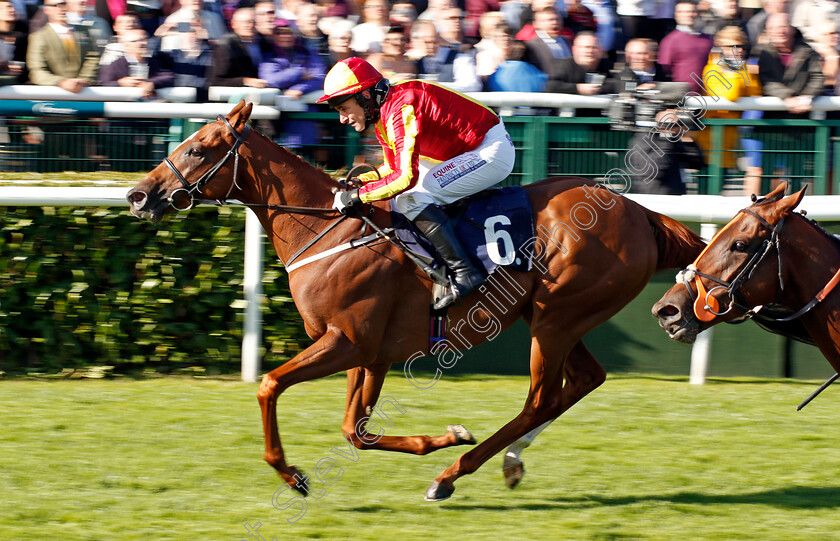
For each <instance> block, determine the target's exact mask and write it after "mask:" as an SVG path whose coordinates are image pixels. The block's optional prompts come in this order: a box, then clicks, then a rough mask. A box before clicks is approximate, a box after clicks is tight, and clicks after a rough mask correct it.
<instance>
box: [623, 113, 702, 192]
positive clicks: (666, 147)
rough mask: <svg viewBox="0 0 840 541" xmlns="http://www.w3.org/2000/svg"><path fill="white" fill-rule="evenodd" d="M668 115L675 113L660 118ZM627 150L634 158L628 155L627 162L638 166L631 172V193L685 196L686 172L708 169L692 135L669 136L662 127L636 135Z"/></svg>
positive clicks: (658, 125)
mask: <svg viewBox="0 0 840 541" xmlns="http://www.w3.org/2000/svg"><path fill="white" fill-rule="evenodd" d="M665 114H674V111H662V112H661V113H659V115H658V116H657V118H661V116H662V115H665ZM627 148H628V149H630V150H631V152H632V153H633V154H632V155H631V154H630V153H628V155H627V157H626V158H625V160H627V161H628V162H629V163H631V164H633V163H634V162H635V164H636V165H637V166H636V167H631V168H630V171H631V177H630V178H631V184H630V189H629V191H630V192H632V193H648V194H662V195H683V194H684V193H685V192H686V189H685V184H686V182H685V180H686V179H685V171H684V170H685V169H701V168H702V167H703V166H704V165H705V162H704V160H703V153H702V152H701V151H700V147H699V146H698V145H697V143H695V142H694V140H693V139H692V138H691V135H690V134H689V133H668V132H667V131H663V130H662V124H660V123H657V130H656V131H654V132H650V131H648V130H645V131H642V132H636V133H634V134H633V137H631V138H630V142H629V143H628V146H627ZM640 155H641V156H644V157H643V158H642V157H641V156H640ZM631 156H632V157H631Z"/></svg>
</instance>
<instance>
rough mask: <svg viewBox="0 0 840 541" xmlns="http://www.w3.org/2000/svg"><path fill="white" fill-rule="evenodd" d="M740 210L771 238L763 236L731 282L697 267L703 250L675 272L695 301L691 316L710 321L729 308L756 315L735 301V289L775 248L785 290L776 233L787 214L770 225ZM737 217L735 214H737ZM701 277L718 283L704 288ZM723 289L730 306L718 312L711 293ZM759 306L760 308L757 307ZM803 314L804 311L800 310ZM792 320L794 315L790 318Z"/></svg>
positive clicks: (781, 285) (716, 301)
mask: <svg viewBox="0 0 840 541" xmlns="http://www.w3.org/2000/svg"><path fill="white" fill-rule="evenodd" d="M741 212H743V213H745V214H749V215H750V216H752V217H754V218H755V219H757V220H758V221H759V222H760V223H761V225H762V226H764V227H765V228H767V229H769V230H770V238H768V239H765V240H764V242H762V243H761V245H760V246H758V247H757V248H756V249H755V250H754V251H753V252H752V254H751V255H750V258H749V260H748V261H747V262H746V263H745V264H744V266H743V267H741V270H740V271H739V272H738V274H737V275H736V276H735V278H733V279H732V280H730V281H726V280H722V279H720V278H717V277H715V276H712V275H710V274H706V273H704V272H700V271H699V270H698V269H697V262H698V261H699V260H700V257H702V255H703V254H702V253H701V254H700V256H698V257H697V259H696V260H695V261H694V263H693V264H691V265H689V266H688V267H687V268H686V269H684V270H682V271H680V272H679V273H678V274H677V283H682V284H683V285H685V287H686V289H688V293H689V296H690V297H691V299H692V300H694V315H695V316H696V317H697V319H699V320H700V321H703V322H709V321H712V320H713V319H715V318H716V317H718V316H722V315H725V314H727V313H729V311H730V310H732V308H733V307H734V308H738V309H742V310H744V311H745V312H746V313H747V316H746V317H752V316H753V315H755V310H756V309H749V308H747V307H746V306H743V305H741V304H740V303H738V302H736V300H735V297H736V295H737V292H738V290H739V289H740V288H741V287H742V286H743V285H744V283H746V281H747V280H749V279H750V278H752V277H753V275H754V274H755V271H756V269H757V268H758V266H759V265H760V264H761V262H762V261H764V258H766V257H767V255H768V254H769V253H770V251H771V250H772V249H773V248H775V249H776V255H777V260H778V264H779V270H778V276H779V288H780V289H782V290H783V289H784V288H785V284H784V280H783V278H782V252H781V250H780V249H779V232H780V231H781V229H782V226H783V225H784V223H785V218H786V216H783V217H782V219H781V220H779V222H778V223H777V224H776V225H775V226H774V225H772V224H770V222H768V221H767V220H765V219H764V218H762V217H761V216H759V215H758V214H756V213H755V212H753V211H752V210H750V209H741V210H740V211H739V212H738V213H739V214H740V213H741ZM736 216H737V215H736ZM721 233H723V230H721V231H720V233H718V235H720V234H721ZM713 242H714V239H712V241H711V242H710V243H709V245H711V244H712V243H713ZM701 278H706V279H707V280H709V281H711V282H714V283H716V284H718V285H716V286H715V287H713V288H711V289H709V290H708V291H706V288H705V287H704V285H703V281H702V280H701ZM691 282H694V283H695V286H696V287H697V297H695V296H694V292H693V291H692V290H691V286H690V283H691ZM718 289H722V290H724V291H726V293H727V295H729V299H730V302H729V306H728V307H727V308H726V309H725V310H723V311H721V310H720V304H719V303H718V300H717V298H716V297H714V295H713V294H712V293H713V292H714V291H716V290H718ZM759 309H760V307H759ZM803 313H804V312H803ZM799 315H801V314H797V315H796V317H799ZM791 319H794V318H791Z"/></svg>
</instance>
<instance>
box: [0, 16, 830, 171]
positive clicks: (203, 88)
mask: <svg viewBox="0 0 840 541" xmlns="http://www.w3.org/2000/svg"><path fill="white" fill-rule="evenodd" d="M838 23H840V2H837V1H826V0H795V1H793V2H790V1H789V0H698V1H696V2H695V1H694V0H395V2H394V3H391V2H390V0H314V1H311V0H0V35H2V40H0V84H2V85H9V84H22V83H31V84H36V85H52V86H59V87H61V88H64V89H66V90H68V91H70V92H78V91H80V90H81V89H83V88H84V87H86V86H93V85H97V86H123V87H137V88H140V89H142V93H141V95H142V96H143V97H144V98H147V99H155V97H156V91H157V90H158V89H160V88H164V87H171V86H189V87H193V88H196V89H198V92H199V95H198V97H199V99H202V98H205V97H206V92H207V88H208V87H210V86H237V87H244V88H249V87H250V88H277V89H279V90H280V91H281V92H282V93H283V94H284V95H285V96H287V97H289V98H291V99H299V98H300V97H301V96H302V95H304V94H306V93H308V92H312V91H317V90H319V89H320V88H321V87H322V85H323V79H324V76H325V74H326V73H327V71H328V70H329V69H330V67H332V66H333V65H334V64H335V63H336V62H337V61H339V60H341V59H344V58H347V57H348V56H362V57H365V58H367V59H368V60H369V61H370V62H371V63H372V64H373V65H374V66H376V67H377V68H378V69H379V70H380V71H381V72H382V73H383V74H384V75H385V76H386V77H388V78H389V79H390V80H391V81H392V82H396V81H400V80H404V79H410V78H420V79H426V80H431V81H437V82H438V83H441V84H444V85H446V86H449V87H451V88H453V89H455V90H458V91H462V92H473V91H481V90H489V91H524V92H558V93H568V94H580V95H597V94H609V93H620V92H625V91H628V90H632V89H638V88H642V89H644V88H646V85H647V86H650V85H655V84H656V83H658V82H664V81H671V82H683V83H686V84H687V85H688V90H693V91H696V92H699V93H701V94H709V93H716V94H717V95H723V96H724V97H726V98H728V99H739V98H740V97H744V96H757V95H766V96H774V97H778V98H780V99H782V100H783V101H784V103H785V104H786V107H787V112H786V113H784V114H785V115H786V116H791V115H793V116H796V115H806V114H807V113H809V111H810V109H811V104H812V101H813V98H814V97H816V96H819V95H833V94H835V93H836V92H837V89H838V85H840V78H838V76H837V73H838V68H839V67H840V46H838V44H839V43H840V39H838ZM733 83H737V84H733ZM735 114H736V113H731V112H730V113H724V114H721V115H720V116H722V117H724V118H728V117H732V115H735ZM737 114H740V113H737ZM727 115H728V116H727ZM771 115H772V114H767V115H765V116H771ZM741 135H742V133H740V132H738V131H737V130H735V129H734V128H733V129H732V130H728V131H727V134H726V137H725V138H726V140H727V144H729V143H730V142H731V143H732V144H736V145H737V144H738V142H739V141H738V140H737V139H738V138H739V137H740V136H741ZM698 143H700V144H701V146H704V145H708V141H705V140H704V139H703V138H702V136H701V137H700V138H699V140H698ZM730 166H732V164H731V163H729V161H727V163H726V164H725V167H730Z"/></svg>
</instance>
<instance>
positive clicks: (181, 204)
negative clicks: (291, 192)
mask: <svg viewBox="0 0 840 541" xmlns="http://www.w3.org/2000/svg"><path fill="white" fill-rule="evenodd" d="M216 120H221V121H222V122H224V123H225V126H227V128H228V130H230V133H232V134H233V137H234V138H235V139H236V141H235V142H234V143H233V146H232V147H230V150H228V151H227V154H225V155H224V156H223V157H222V159H221V160H219V161H218V162H216V165H214V166H213V167H211V168H210V169H208V170H207V172H206V173H204V174H203V175H201V177H200V178H199V179H198V180H196V181H195V182H193V183H192V184H190V183H189V182H188V181H187V179H186V178H184V175H182V174H181V172H180V171H179V170H178V167H176V166H175V164H174V163H172V160H170V159H169V157H168V156H167V157H166V158H164V159H163V163H165V164H166V166H167V167H168V168H169V169H170V170H171V171H172V173H174V174H175V178H177V179H178V180H179V181H180V182H181V185H182V186H183V188H178V189H177V190H175V191H173V192H172V194H171V195H170V196H169V198H168V199H167V201H168V202H169V204H170V205H171V206H172V208H174V209H175V210H178V211H183V210H190V209H192V208H194V207H195V206H196V205H198V204H200V203H211V204H215V205H231V206H239V207H249V208H267V209H269V210H281V211H284V212H291V213H299V214H321V213H325V214H327V213H333V214H334V213H337V212H338V211H337V210H335V209H333V208H329V207H327V208H325V207H295V206H292V205H269V204H262V203H248V204H245V203H241V202H239V201H232V200H230V199H228V198H229V197H230V194H231V193H232V192H233V188H234V187H237V188H238V187H239V185H238V184H237V183H236V179H237V176H238V175H239V156H240V154H239V147H241V146H242V145H243V144H244V143H245V139H247V138H248V134H249V133H250V132H251V126H248V125H247V124H246V125H245V129H243V130H242V133H238V132H237V131H236V129H234V127H233V126H231V124H230V122H228V119H227V118H225V117H224V116H222V115H219V116H217V117H216ZM231 156H233V182H231V183H230V188H228V191H227V194H225V196H224V197H223V198H221V199H216V200H210V199H197V198H196V197H195V196H196V195H201V190H202V189H203V188H204V187H205V186H206V185H207V184H208V183H209V182H210V181H211V180H212V179H213V177H214V176H216V173H218V172H219V170H220V169H221V168H222V167H224V165H225V163H227V161H228V160H229V159H230V157H231ZM357 167H358V166H357ZM355 170H356V168H354V169H351V170H350V172H351V173H352V172H353V171H355Z"/></svg>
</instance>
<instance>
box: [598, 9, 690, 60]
mask: <svg viewBox="0 0 840 541" xmlns="http://www.w3.org/2000/svg"><path fill="white" fill-rule="evenodd" d="M583 5H584V6H586V7H588V8H589V10H590V11H591V12H592V15H593V16H594V17H595V23H596V25H597V28H596V30H595V35H596V36H598V43H600V44H601V47H603V49H604V50H605V51H610V53H611V54H614V53H615V45H616V35H615V34H616V32H615V26H616V24H617V21H618V15H617V14H616V13H615V8H614V7H613V5H612V2H610V0H583ZM673 17H674V10H673V8H672V9H671V20H673Z"/></svg>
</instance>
